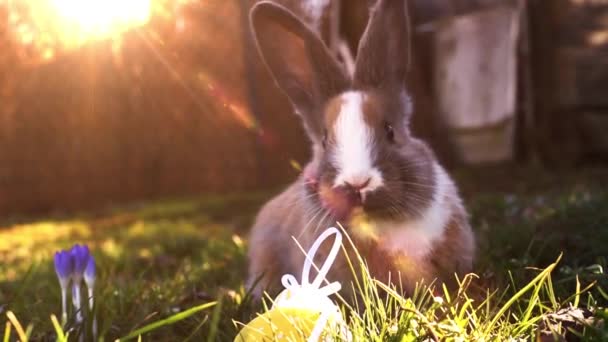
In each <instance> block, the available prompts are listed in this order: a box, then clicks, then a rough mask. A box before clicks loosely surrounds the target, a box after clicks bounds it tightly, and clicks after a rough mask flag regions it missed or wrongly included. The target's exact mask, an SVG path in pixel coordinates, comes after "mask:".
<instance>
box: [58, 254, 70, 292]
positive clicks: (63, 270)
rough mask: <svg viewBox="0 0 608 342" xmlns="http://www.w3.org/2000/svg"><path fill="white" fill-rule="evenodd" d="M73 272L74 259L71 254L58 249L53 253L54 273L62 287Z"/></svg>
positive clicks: (66, 283) (68, 280)
mask: <svg viewBox="0 0 608 342" xmlns="http://www.w3.org/2000/svg"><path fill="white" fill-rule="evenodd" d="M73 272H74V259H73V258H72V254H71V253H70V252H66V251H59V252H56V253H55V273H57V278H59V283H60V284H61V287H62V288H64V287H66V286H67V285H68V283H69V282H70V278H71V277H72V273H73Z"/></svg>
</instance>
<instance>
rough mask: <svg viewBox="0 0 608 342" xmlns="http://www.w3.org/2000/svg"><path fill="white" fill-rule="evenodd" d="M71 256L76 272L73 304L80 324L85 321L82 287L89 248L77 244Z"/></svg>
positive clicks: (73, 286)
mask: <svg viewBox="0 0 608 342" xmlns="http://www.w3.org/2000/svg"><path fill="white" fill-rule="evenodd" d="M70 254H71V255H72V258H73V259H74V272H73V273H72V304H73V305H74V309H76V321H77V322H79V323H80V322H82V320H83V316H82V296H81V294H80V286H81V283H82V278H83V276H84V270H85V269H86V267H87V264H88V262H89V258H90V253H89V247H87V246H86V245H79V244H76V245H74V247H72V249H71V250H70Z"/></svg>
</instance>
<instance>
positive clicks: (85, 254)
mask: <svg viewBox="0 0 608 342" xmlns="http://www.w3.org/2000/svg"><path fill="white" fill-rule="evenodd" d="M70 254H72V258H74V274H73V276H74V278H75V280H78V278H80V280H81V279H82V276H83V274H84V270H85V269H86V267H87V263H88V262H89V256H90V253H89V247H87V246H86V245H79V244H76V245H74V247H72V249H71V250H70Z"/></svg>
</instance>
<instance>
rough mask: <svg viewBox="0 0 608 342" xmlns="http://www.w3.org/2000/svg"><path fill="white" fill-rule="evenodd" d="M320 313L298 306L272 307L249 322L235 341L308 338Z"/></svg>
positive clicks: (296, 340)
mask: <svg viewBox="0 0 608 342" xmlns="http://www.w3.org/2000/svg"><path fill="white" fill-rule="evenodd" d="M320 315H321V313H320V312H318V311H312V310H308V309H299V308H274V309H272V310H269V311H268V312H266V313H265V314H263V315H260V316H258V317H257V318H256V319H254V320H253V321H251V322H249V323H248V324H247V325H246V326H245V327H244V328H243V329H242V330H241V332H240V333H239V334H238V335H237V337H236V338H235V339H234V341H235V342H254V341H290V342H299V341H302V342H305V341H307V340H308V337H309V336H310V334H311V332H312V330H313V328H314V326H315V324H316V322H317V320H318V319H319V317H320Z"/></svg>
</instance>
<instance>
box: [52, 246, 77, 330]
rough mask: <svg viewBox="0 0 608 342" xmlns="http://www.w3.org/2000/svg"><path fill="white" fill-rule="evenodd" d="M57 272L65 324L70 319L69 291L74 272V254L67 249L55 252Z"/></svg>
mask: <svg viewBox="0 0 608 342" xmlns="http://www.w3.org/2000/svg"><path fill="white" fill-rule="evenodd" d="M54 259H55V273H57V278H59V285H60V286H61V320H62V323H63V324H64V325H65V323H66V322H67V319H68V312H67V291H68V286H69V284H70V279H72V274H73V273H74V258H72V254H71V253H70V252H67V251H59V252H56V253H55V258H54Z"/></svg>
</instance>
